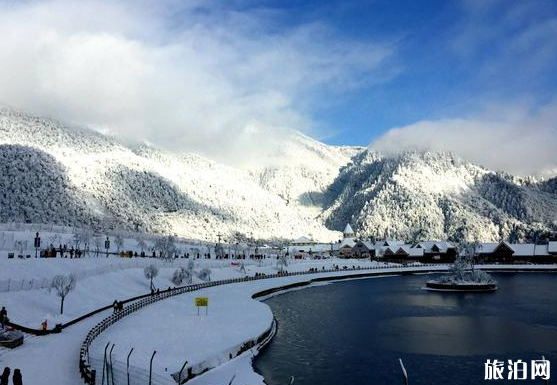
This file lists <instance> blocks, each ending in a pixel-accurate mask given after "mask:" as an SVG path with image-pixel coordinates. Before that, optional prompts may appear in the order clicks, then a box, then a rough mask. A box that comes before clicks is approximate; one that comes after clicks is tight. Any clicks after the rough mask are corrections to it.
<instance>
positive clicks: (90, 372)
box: [63, 264, 446, 385]
mask: <svg viewBox="0 0 557 385" xmlns="http://www.w3.org/2000/svg"><path fill="white" fill-rule="evenodd" d="M437 266H446V265H444V264H421V265H419V266H412V265H408V266H369V267H356V266H353V267H347V266H343V267H342V268H334V269H323V270H312V271H301V272H293V273H288V272H279V273H277V274H262V275H259V276H257V277H255V276H254V277H244V278H230V279H224V280H220V281H213V282H206V283H201V284H195V285H187V286H180V287H176V288H169V289H167V290H164V291H160V292H159V293H155V294H146V295H142V296H138V297H134V298H129V299H127V300H125V301H123V303H129V302H132V303H131V304H130V305H129V306H126V307H124V308H123V309H122V310H120V311H117V312H115V313H113V314H111V315H110V316H108V317H106V318H105V319H103V320H102V321H101V322H99V323H98V324H97V325H95V327H93V328H92V329H91V330H90V331H89V333H87V336H86V337H85V340H84V341H83V343H82V344H81V349H80V352H79V372H80V374H81V378H82V379H83V381H84V382H85V384H90V385H95V384H96V372H95V370H94V369H91V366H90V365H89V363H88V358H89V347H90V346H91V343H92V342H93V341H94V340H95V338H97V337H98V336H99V335H100V334H101V333H102V332H104V331H105V330H106V329H108V328H109V327H110V326H112V325H113V324H115V323H116V322H118V321H119V320H121V319H122V318H124V317H126V316H128V315H130V314H132V313H134V312H135V311H137V310H139V309H141V308H143V307H145V306H147V305H150V304H152V303H154V302H158V301H161V300H163V299H166V298H169V297H173V296H175V295H179V294H183V293H187V292H192V291H197V290H201V289H205V288H208V287H214V286H220V285H228V284H231V283H242V282H250V281H256V280H261V279H270V278H281V277H292V276H298V275H308V274H327V273H334V272H342V271H362V270H382V269H388V268H398V269H405V268H414V267H421V268H424V271H428V269H427V268H428V267H437ZM390 273H391V272H386V273H379V274H390ZM366 275H378V273H372V274H369V273H368V274H350V275H344V276H343V275H341V276H333V277H318V278H315V279H313V280H311V281H320V280H328V279H348V278H357V277H362V276H366ZM311 281H310V282H309V283H311ZM309 283H307V284H309ZM302 284H306V283H295V284H291V285H287V286H282V287H280V288H275V289H269V291H262V292H259V293H256V294H254V295H253V297H254V298H255V297H260V296H264V295H266V294H265V292H267V294H270V293H272V292H275V291H278V290H285V289H288V288H291V287H296V286H301V285H302ZM110 308H111V306H105V307H103V308H101V309H97V310H95V311H93V312H91V313H88V314H86V315H84V316H82V317H79V318H76V319H75V320H72V321H70V322H68V323H67V324H65V325H63V327H67V326H70V325H72V324H74V323H76V322H79V321H81V320H83V319H85V318H87V317H90V316H92V315H94V314H97V313H99V312H101V311H104V310H107V309H110Z"/></svg>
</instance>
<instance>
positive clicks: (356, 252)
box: [352, 241, 375, 258]
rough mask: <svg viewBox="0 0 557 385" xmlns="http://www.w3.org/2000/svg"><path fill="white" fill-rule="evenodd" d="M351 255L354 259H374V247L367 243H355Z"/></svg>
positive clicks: (371, 243)
mask: <svg viewBox="0 0 557 385" xmlns="http://www.w3.org/2000/svg"><path fill="white" fill-rule="evenodd" d="M352 255H353V256H354V257H356V258H373V257H375V245H374V244H373V242H369V241H356V243H355V244H354V247H352Z"/></svg>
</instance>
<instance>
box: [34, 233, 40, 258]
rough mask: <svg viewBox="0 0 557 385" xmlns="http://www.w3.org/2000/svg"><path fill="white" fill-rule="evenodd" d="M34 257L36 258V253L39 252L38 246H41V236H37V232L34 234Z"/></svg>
mask: <svg viewBox="0 0 557 385" xmlns="http://www.w3.org/2000/svg"><path fill="white" fill-rule="evenodd" d="M34 244H35V258H37V254H38V252H39V248H40V247H41V237H39V232H38V231H37V233H36V234H35V243H34Z"/></svg>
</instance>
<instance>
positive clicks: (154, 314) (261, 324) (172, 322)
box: [0, 258, 554, 385]
mask: <svg viewBox="0 0 557 385" xmlns="http://www.w3.org/2000/svg"><path fill="white" fill-rule="evenodd" d="M108 260H110V258H109V259H108ZM105 261H106V259H105ZM53 262H60V261H53ZM203 262H204V263H205V261H203ZM207 262H208V261H207ZM213 262H214V261H213ZM290 262H291V263H290V264H289V266H288V267H287V269H288V270H289V271H307V270H308V269H309V268H316V269H317V270H320V269H322V268H328V267H332V266H333V265H335V264H338V265H340V266H341V268H342V266H347V267H352V266H361V267H364V266H370V265H371V264H372V262H362V261H351V260H335V259H333V260H304V261H290ZM228 263H230V261H228ZM501 267H503V266H493V268H501ZM524 267H525V268H543V267H542V266H533V265H527V266H524ZM440 268H441V269H443V268H444V267H440ZM550 268H554V266H550ZM276 269H277V268H276V265H275V264H274V263H273V264H267V265H264V264H263V265H262V266H258V265H257V264H255V265H252V266H248V267H247V269H246V270H247V273H248V274H249V275H253V274H255V273H256V272H266V273H274V272H276ZM408 269H412V270H417V271H419V270H420V267H415V268H405V270H408ZM135 270H137V271H134V269H127V270H121V271H118V272H114V273H109V274H106V275H103V276H95V277H91V278H86V279H83V280H82V281H80V282H79V284H80V286H82V287H83V290H84V291H83V292H81V293H78V292H77V289H76V292H75V293H71V294H70V296H69V297H68V302H67V306H68V309H70V308H71V305H70V304H71V303H72V298H71V296H72V295H75V297H74V298H73V299H74V300H75V302H79V303H81V302H83V303H85V302H88V303H89V304H90V305H92V304H93V302H94V301H97V300H98V301H100V302H102V301H104V299H102V297H101V296H100V294H95V293H96V292H99V293H101V292H103V291H105V289H106V288H107V287H109V286H107V285H112V286H110V287H111V289H110V290H113V291H114V292H118V294H119V296H118V298H124V297H129V296H130V295H127V294H129V292H130V291H131V290H133V289H132V288H133V287H135V288H136V289H137V290H139V289H140V288H141V285H143V290H145V289H147V288H148V283H147V281H146V279H145V278H144V277H143V276H142V271H141V269H135ZM171 270H172V269H169V271H168V272H170V271H171ZM399 270H400V267H398V266H393V267H390V268H384V269H381V271H382V272H391V273H393V274H396V273H397V271H399ZM369 271H370V270H367V272H369ZM372 271H373V270H372ZM353 273H354V272H353V271H342V270H340V271H338V272H333V273H317V274H311V275H299V276H289V277H281V278H274V279H266V280H257V281H250V282H243V283H235V284H230V285H223V286H217V287H211V288H207V289H204V290H201V291H197V292H190V293H185V294H182V295H178V296H175V297H171V298H169V299H165V300H163V301H160V302H157V303H154V304H152V305H150V306H147V307H145V308H143V309H142V310H140V311H138V312H136V313H133V314H132V315H130V316H128V317H126V318H124V319H122V320H121V321H120V322H118V323H116V324H115V325H113V326H111V327H110V328H109V329H107V330H106V331H105V332H104V333H102V334H101V335H100V336H99V337H98V338H97V339H96V340H95V341H94V342H93V345H92V346H91V349H90V356H91V358H92V363H93V364H97V365H98V364H99V363H102V357H103V353H104V347H105V346H106V344H107V343H108V342H109V341H110V342H111V343H114V344H115V348H114V350H113V354H112V359H113V362H114V366H115V368H122V367H125V366H122V365H125V359H126V356H127V354H128V352H129V350H130V349H131V348H132V347H133V348H134V352H133V354H132V356H131V365H132V369H133V370H135V371H136V374H137V375H140V376H141V374H142V373H143V374H145V373H148V367H149V359H150V358H151V355H152V353H153V351H154V350H156V351H157V354H156V356H155V359H154V361H153V370H154V378H155V379H156V381H155V382H153V383H154V384H172V381H171V378H170V374H171V373H175V372H178V371H179V370H180V368H181V366H182V365H183V363H184V361H185V360H188V361H189V364H188V367H189V366H194V367H195V366H196V365H197V369H202V368H205V367H206V368H208V367H213V366H217V365H219V366H218V367H217V368H216V369H211V370H209V371H207V372H206V373H204V374H202V375H200V376H198V377H195V378H194V379H192V380H191V381H190V382H189V383H191V384H192V385H203V384H207V385H209V384H210V385H218V384H228V382H229V381H230V379H231V378H232V377H233V376H234V375H236V378H235V380H234V382H233V383H234V384H235V385H241V384H245V385H255V384H262V383H263V382H262V381H263V379H262V378H261V377H260V376H259V375H257V374H256V373H254V372H253V370H252V369H251V359H252V356H253V354H254V353H255V351H254V350H253V349H252V350H248V351H247V352H245V353H244V354H242V355H240V356H239V357H237V358H234V359H232V360H229V358H230V356H229V353H230V352H232V351H236V350H237V348H238V347H239V346H241V345H242V344H243V343H244V342H246V341H248V340H253V339H255V338H257V337H258V336H259V335H260V334H262V333H264V332H265V331H266V330H267V329H268V328H269V327H270V325H271V322H272V314H271V311H270V309H269V308H268V307H267V305H265V304H264V303H262V302H260V301H258V300H254V299H252V298H251V296H252V294H253V293H256V292H259V291H262V290H265V289H268V288H273V287H279V286H283V285H287V284H290V283H295V282H301V281H307V280H310V279H313V278H316V277H320V276H329V277H330V276H335V275H345V274H353ZM242 274H243V273H241V272H240V271H239V270H238V268H237V267H231V266H227V267H224V266H223V267H221V268H216V267H214V268H213V279H214V280H218V279H224V278H229V277H236V276H241V275H242ZM165 276H166V277H168V276H169V275H168V274H167V273H161V277H160V279H161V280H164V277H165ZM101 278H104V279H101ZM109 278H110V279H109ZM112 281H116V282H117V283H110V284H108V282H112ZM166 286H168V285H166ZM163 287H165V286H163ZM35 292H40V291H25V292H13V293H4V294H3V295H5V296H4V297H1V299H0V304H2V303H4V302H3V301H4V300H5V299H8V300H11V301H14V303H15V300H12V299H11V298H10V297H11V296H13V295H18V296H19V295H23V296H22V297H18V298H19V300H20V301H21V302H22V303H21V304H19V306H21V309H22V310H21V311H22V313H20V314H24V313H26V312H27V311H29V312H33V311H34V310H33V307H36V306H39V305H38V304H39V303H40V301H36V300H33V299H30V298H31V295H32V294H37V293H35ZM39 294H40V293H39ZM46 294H48V293H46ZM51 296H52V297H53V299H54V301H53V302H52V303H51V306H53V308H54V309H56V308H57V306H58V303H57V299H56V297H54V294H51ZM198 296H207V297H209V313H208V315H203V312H202V315H200V316H197V310H196V308H195V306H194V297H198ZM14 298H15V297H14ZM99 298H101V299H99ZM106 298H110V300H109V301H108V302H109V303H110V302H111V300H112V296H107V297H106ZM89 301H91V302H89ZM14 303H12V304H14ZM104 304H106V302H103V303H102V305H104ZM14 306H15V305H14ZM91 307H93V306H91ZM76 309H79V307H77V308H76ZM8 310H9V314H10V316H12V318H13V319H14V321H16V322H17V321H18V320H17V313H16V314H13V312H12V310H14V311H15V309H11V308H10V307H8ZM18 311H19V310H18ZM70 311H72V310H68V312H70ZM43 312H44V310H43ZM109 314H110V311H106V312H104V313H101V314H98V315H96V316H94V317H92V318H89V319H86V320H85V321H83V322H81V323H78V324H76V325H73V326H70V327H69V328H67V329H64V331H63V332H62V333H61V334H56V335H49V336H46V337H29V336H27V339H26V342H25V344H24V345H23V346H22V347H19V348H16V349H14V350H6V349H0V366H10V367H12V368H16V367H19V368H21V369H22V372H23V376H24V381H25V382H24V383H25V384H26V385H42V384H44V383H56V384H59V385H77V384H79V383H81V382H80V381H81V380H80V378H79V372H78V368H77V359H78V356H79V348H80V345H81V342H82V341H83V339H84V338H85V335H86V334H87V332H88V331H89V330H90V329H91V328H92V327H93V326H94V325H95V324H96V323H97V322H99V321H100V320H101V319H102V318H103V317H106V316H107V315H109ZM54 357H55V360H54V361H53V360H52V358H54ZM197 369H196V370H195V371H197ZM100 372H101V370H99V376H100ZM99 379H100V377H99ZM45 381H46V382H45Z"/></svg>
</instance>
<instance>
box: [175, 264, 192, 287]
mask: <svg viewBox="0 0 557 385" xmlns="http://www.w3.org/2000/svg"><path fill="white" fill-rule="evenodd" d="M184 281H185V282H187V283H191V281H192V272H191V271H190V270H188V269H186V268H183V267H181V268H178V269H176V270H175V271H174V273H173V274H172V283H173V284H174V285H176V286H180V285H181V284H182V283H183V282H184Z"/></svg>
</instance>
